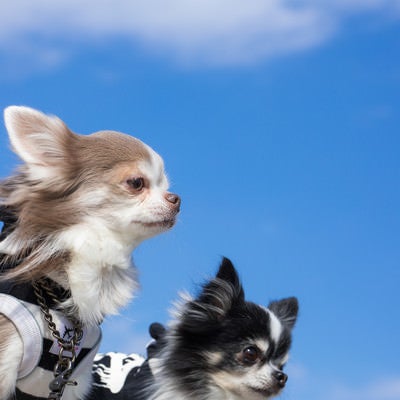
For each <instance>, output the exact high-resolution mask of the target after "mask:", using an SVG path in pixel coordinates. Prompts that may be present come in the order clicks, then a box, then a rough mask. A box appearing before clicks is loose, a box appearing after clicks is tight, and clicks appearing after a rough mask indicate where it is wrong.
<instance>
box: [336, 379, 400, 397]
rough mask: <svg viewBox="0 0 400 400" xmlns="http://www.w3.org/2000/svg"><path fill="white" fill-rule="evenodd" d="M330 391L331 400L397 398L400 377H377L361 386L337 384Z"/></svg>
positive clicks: (399, 392) (399, 390)
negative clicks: (377, 378) (375, 379)
mask: <svg viewBox="0 0 400 400" xmlns="http://www.w3.org/2000/svg"><path fill="white" fill-rule="evenodd" d="M330 393H331V396H330V398H331V399H332V400H333V399H335V400H336V399H340V400H398V399H400V377H393V378H385V379H379V380H377V381H374V382H371V383H369V384H367V385H364V386H361V387H348V386H338V387H336V388H335V389H334V390H332V391H331V392H330Z"/></svg>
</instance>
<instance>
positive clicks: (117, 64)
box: [0, 0, 400, 400]
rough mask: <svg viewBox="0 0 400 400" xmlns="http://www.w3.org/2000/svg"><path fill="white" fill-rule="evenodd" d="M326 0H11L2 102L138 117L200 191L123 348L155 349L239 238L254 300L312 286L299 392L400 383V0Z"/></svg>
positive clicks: (304, 300)
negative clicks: (184, 293) (159, 325)
mask: <svg viewBox="0 0 400 400" xmlns="http://www.w3.org/2000/svg"><path fill="white" fill-rule="evenodd" d="M321 3H322V2H317V1H314V0H303V1H300V0H298V1H283V0H274V1H270V2H264V1H261V0H249V1H246V2H242V1H238V0H237V1H233V0H232V1H229V2H228V1H227V0H218V1H216V0H213V1H211V0H203V1H194V0H193V1H191V2H187V1H186V2H185V1H183V0H171V1H169V2H162V1H160V0H151V1H147V2H139V1H127V0H126V1H122V0H121V1H117V2H113V3H112V4H111V2H107V1H104V2H98V1H96V2H94V1H92V0H89V1H86V2H84V3H82V2H81V1H79V2H78V1H75V0H70V1H68V2H67V1H64V0H60V1H58V2H48V1H46V0H37V1H35V2H32V1H23V0H19V1H4V2H2V4H1V5H0V107H1V108H2V109H3V108H4V107H6V106H8V105H11V104H24V105H28V106H31V107H35V108H38V109H40V110H42V111H45V112H48V113H52V114H56V115H58V116H59V117H61V118H62V119H63V120H64V121H65V122H66V123H67V124H68V125H69V127H70V128H71V129H72V130H74V131H76V132H79V133H84V134H85V133H90V132H93V131H96V130H100V129H114V130H120V131H123V132H126V133H131V134H133V135H135V136H137V137H139V138H140V139H142V140H143V141H145V142H146V143H148V144H149V145H151V146H152V147H153V148H155V149H156V150H157V151H158V152H159V153H160V154H161V155H162V156H163V158H164V160H165V164H166V168H167V171H168V174H169V177H170V181H171V190H173V191H175V192H177V193H179V194H180V195H181V197H182V202H183V203H182V212H181V215H180V218H179V221H178V223H177V225H176V227H175V228H174V229H173V230H172V231H170V232H169V233H167V234H164V235H162V236H159V237H157V238H155V239H152V240H150V241H148V242H146V243H144V244H143V245H142V246H140V247H139V248H138V249H137V250H136V251H135V253H134V260H135V263H136V265H137V266H138V269H139V273H140V281H141V285H142V288H141V291H140V293H138V297H137V298H136V299H135V300H134V301H133V302H132V304H131V305H130V306H129V307H128V308H126V309H125V310H123V312H122V313H121V315H120V316H118V317H113V318H110V319H109V320H107V321H106V322H105V324H104V342H103V345H102V350H103V351H111V350H113V351H125V352H143V350H144V345H145V343H146V342H147V340H148V336H147V326H148V325H149V323H151V322H152V321H155V320H158V321H161V322H166V321H167V320H168V309H169V308H170V306H171V303H172V301H173V300H175V299H176V298H177V293H178V291H180V290H188V291H191V292H193V291H195V288H196V284H198V283H201V282H203V280H204V279H205V278H206V277H209V276H212V274H214V272H215V271H216V268H217V266H218V263H219V260H220V257H221V256H222V255H225V256H227V257H230V258H231V259H232V260H233V262H234V263H235V264H236V266H237V268H238V270H239V272H240V275H241V277H242V280H243V283H244V286H245V290H246V293H247V297H248V298H249V299H251V300H253V301H256V302H258V303H261V304H267V303H268V302H269V301H270V300H272V299H276V298H280V297H285V296H291V295H295V296H297V297H298V298H299V301H300V307H301V313H300V316H299V320H298V324H297V326H296V328H295V332H294V345H293V351H292V358H291V361H290V363H289V364H290V365H289V367H288V371H289V374H290V380H289V384H288V387H287V389H286V390H285V392H284V394H283V395H282V398H283V399H293V400H338V399H340V400H361V399H362V400H399V399H400V363H399V357H400V346H399V344H398V340H399V333H400V322H399V321H400V319H399V318H398V316H399V308H400V297H399V283H400V272H399V259H400V245H399V242H400V234H399V224H400V213H399V210H398V208H399V204H400V190H399V178H400V162H399V151H400V137H399V126H400V111H399V108H400V3H399V1H398V0H397V1H396V0H393V1H391V0H387V1H385V0H364V1H359V0H347V1H344V0H329V1H326V2H323V6H322V5H321ZM0 159H1V164H0V175H1V176H6V175H7V174H9V173H10V172H11V171H12V169H13V168H14V167H15V166H16V164H17V163H18V160H17V158H16V157H15V156H14V155H13V154H12V153H11V151H10V150H9V146H8V139H7V135H6V131H5V129H4V126H3V127H1V128H0Z"/></svg>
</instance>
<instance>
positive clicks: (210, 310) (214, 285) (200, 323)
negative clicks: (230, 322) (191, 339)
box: [181, 258, 244, 333]
mask: <svg viewBox="0 0 400 400" xmlns="http://www.w3.org/2000/svg"><path fill="white" fill-rule="evenodd" d="M242 303H244V292H243V288H242V285H241V283H240V280H239V276H238V274H237V272H236V270H235V268H234V266H233V264H232V263H231V261H230V260H228V259H227V258H223V260H222V262H221V264H220V267H219V270H218V273H217V275H216V277H215V278H214V279H212V280H211V281H209V282H208V283H206V284H205V285H204V286H203V288H202V290H201V292H200V294H199V295H198V296H197V298H196V299H195V300H193V301H189V302H188V303H187V304H186V307H185V309H184V312H183V314H182V318H181V327H183V328H184V329H185V330H188V331H191V332H193V333H196V332H197V333H201V332H204V331H208V330H209V329H212V328H214V327H218V326H219V325H220V323H221V321H222V320H223V319H224V318H225V316H226V315H227V314H228V312H229V311H230V310H231V309H232V308H233V307H237V306H240V304H242Z"/></svg>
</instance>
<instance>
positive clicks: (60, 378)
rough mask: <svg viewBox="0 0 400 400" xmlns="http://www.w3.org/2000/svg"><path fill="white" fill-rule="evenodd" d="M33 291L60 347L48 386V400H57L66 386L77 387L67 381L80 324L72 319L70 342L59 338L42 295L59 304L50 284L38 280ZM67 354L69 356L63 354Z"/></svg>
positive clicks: (59, 335) (80, 327) (81, 332)
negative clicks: (52, 377) (46, 295)
mask: <svg viewBox="0 0 400 400" xmlns="http://www.w3.org/2000/svg"><path fill="white" fill-rule="evenodd" d="M32 285H33V290H34V292H35V295H36V299H37V302H38V304H39V306H40V310H41V312H42V314H43V317H44V319H45V321H46V322H47V325H48V328H49V330H50V332H51V334H52V336H53V337H54V338H55V339H56V340H57V343H58V345H59V346H60V351H59V353H58V361H57V363H56V365H55V366H54V371H53V374H54V379H53V380H52V381H51V382H50V384H49V389H50V394H49V397H48V399H54V400H59V399H61V396H62V394H63V392H64V388H65V386H66V385H77V383H76V382H75V381H71V380H69V378H70V376H71V374H72V371H73V368H74V364H75V361H76V344H77V343H78V342H79V340H80V339H81V338H82V334H83V330H82V324H81V323H80V321H79V320H78V319H76V318H72V319H71V321H72V325H73V335H72V337H71V339H70V340H65V339H64V338H62V337H61V334H60V332H59V330H58V329H57V326H56V324H55V322H54V321H53V316H52V315H51V313H50V310H49V307H48V305H47V304H46V299H45V297H44V295H43V290H44V291H46V293H47V294H48V296H49V297H50V298H51V299H52V300H53V301H54V302H56V303H57V302H59V299H58V298H57V296H56V294H55V293H54V291H53V289H52V288H51V286H50V284H49V283H48V281H47V280H45V279H40V280H39V281H35V282H33V284H32ZM65 352H69V353H70V356H69V355H67V354H65Z"/></svg>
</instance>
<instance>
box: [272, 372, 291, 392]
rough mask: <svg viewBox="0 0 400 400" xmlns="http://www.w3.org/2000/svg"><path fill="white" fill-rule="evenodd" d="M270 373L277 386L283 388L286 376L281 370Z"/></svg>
mask: <svg viewBox="0 0 400 400" xmlns="http://www.w3.org/2000/svg"><path fill="white" fill-rule="evenodd" d="M272 375H273V377H274V378H275V379H276V380H277V381H278V384H279V386H280V387H282V388H283V387H284V386H285V384H286V382H287V380H288V376H287V375H286V374H285V373H284V372H282V371H274V372H273V373H272Z"/></svg>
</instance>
